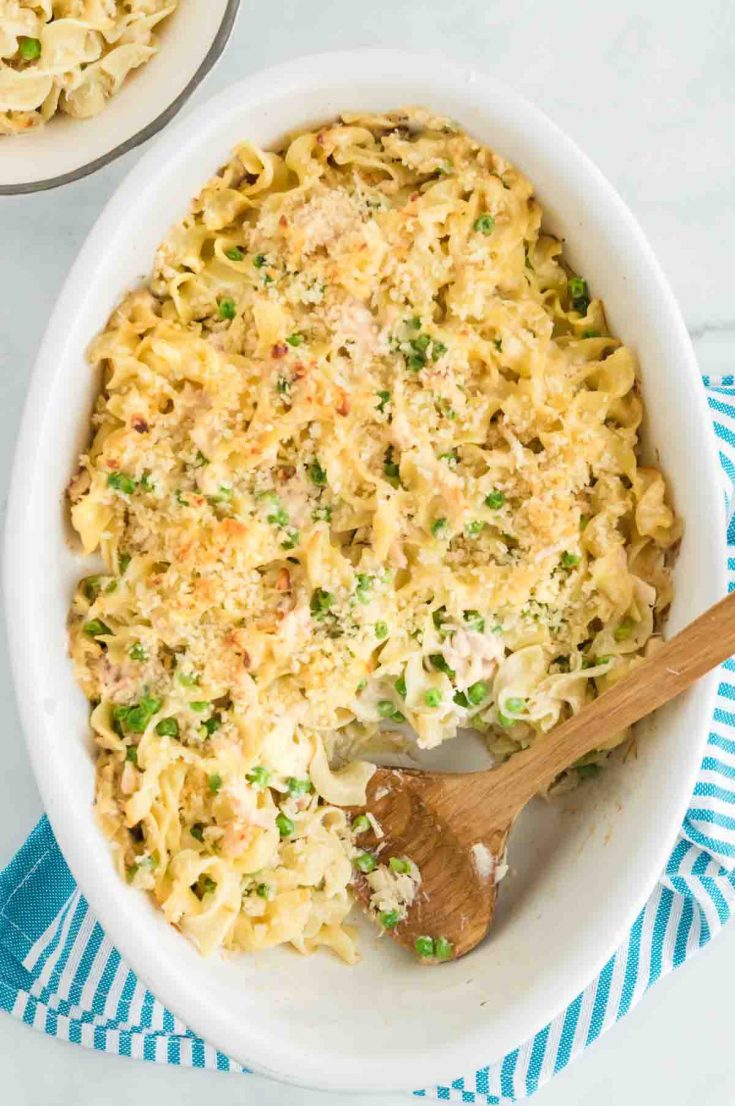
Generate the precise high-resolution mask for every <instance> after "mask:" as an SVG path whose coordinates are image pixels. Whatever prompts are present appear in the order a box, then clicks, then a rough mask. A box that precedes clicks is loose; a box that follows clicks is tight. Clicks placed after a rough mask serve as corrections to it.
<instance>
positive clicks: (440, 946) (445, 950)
mask: <svg viewBox="0 0 735 1106" xmlns="http://www.w3.org/2000/svg"><path fill="white" fill-rule="evenodd" d="M453 952H454V945H453V944H452V942H451V941H448V940H447V939H446V937H437V938H436V940H435V941H434V955H435V956H436V958H437V960H449V959H450V957H451V955H452V953H453Z"/></svg>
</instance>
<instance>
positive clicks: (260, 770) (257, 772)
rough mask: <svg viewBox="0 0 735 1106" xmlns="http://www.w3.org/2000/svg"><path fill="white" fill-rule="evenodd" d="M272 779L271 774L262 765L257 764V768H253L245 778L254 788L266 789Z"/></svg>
mask: <svg viewBox="0 0 735 1106" xmlns="http://www.w3.org/2000/svg"><path fill="white" fill-rule="evenodd" d="M270 778H271V774H270V772H269V771H268V769H267V768H264V767H263V765H262V764H257V765H256V766H255V768H251V770H250V771H249V772H248V774H247V776H246V777H245V779H246V780H247V781H248V783H252V784H253V786H254V787H266V786H267V784H268V780H269V779H270Z"/></svg>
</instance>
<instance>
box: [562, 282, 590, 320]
mask: <svg viewBox="0 0 735 1106" xmlns="http://www.w3.org/2000/svg"><path fill="white" fill-rule="evenodd" d="M567 287H568V289H569V296H570V299H571V301H572V307H573V308H574V310H575V311H578V312H579V314H580V315H586V314H587V308H588V307H589V305H590V295H589V289H588V288H587V281H586V280H585V279H584V278H583V277H571V279H570V280H569V282H568V284H567Z"/></svg>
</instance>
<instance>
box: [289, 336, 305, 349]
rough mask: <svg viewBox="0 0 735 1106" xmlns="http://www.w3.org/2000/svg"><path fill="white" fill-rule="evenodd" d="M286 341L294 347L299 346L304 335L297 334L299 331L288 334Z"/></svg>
mask: <svg viewBox="0 0 735 1106" xmlns="http://www.w3.org/2000/svg"><path fill="white" fill-rule="evenodd" d="M286 341H287V342H288V344H289V345H290V346H294V347H295V346H300V345H302V344H303V341H304V336H303V334H299V333H294V334H289V336H288V338H287V339H286Z"/></svg>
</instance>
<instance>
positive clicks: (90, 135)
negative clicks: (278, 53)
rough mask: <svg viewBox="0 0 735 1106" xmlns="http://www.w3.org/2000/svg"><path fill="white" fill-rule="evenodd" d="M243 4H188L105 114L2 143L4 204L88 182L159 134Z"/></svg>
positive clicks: (164, 27) (62, 119)
mask: <svg viewBox="0 0 735 1106" xmlns="http://www.w3.org/2000/svg"><path fill="white" fill-rule="evenodd" d="M239 4H240V0H183V2H182V3H181V4H180V5H179V7H178V9H177V10H176V11H175V12H174V14H173V15H172V16H171V17H170V18H169V19H166V20H164V22H163V23H161V25H160V26H159V27H158V28H157V29H156V35H157V37H158V38H159V39H160V50H159V52H158V53H157V54H156V55H155V56H154V57H153V58H151V60H150V61H149V62H148V63H147V64H146V65H143V66H141V67H140V68H139V69H136V70H134V71H133V72H132V73H130V74H129V75H128V77H127V79H126V81H125V83H124V84H123V86H122V88H121V89H120V91H119V92H118V94H117V95H116V96H113V97H112V99H111V100H109V101H108V104H107V106H106V108H105V110H104V111H103V112H101V113H100V114H99V115H95V116H93V117H92V118H91V119H72V118H71V116H68V115H64V114H63V113H62V112H59V114H58V115H55V116H53V118H52V119H51V120H50V122H49V123H47V124H46V126H45V127H38V128H36V129H34V130H32V131H28V132H27V133H25V134H20V135H13V136H11V137H8V136H6V137H1V138H0V196H2V195H8V194H12V193H17V192H40V191H42V190H43V189H45V188H56V187H57V186H58V185H60V184H68V183H69V182H70V181H73V180H78V179H79V178H80V177H86V176H87V175H88V174H89V173H94V172H95V171H96V170H97V169H101V168H102V166H103V165H107V164H108V163H109V162H111V161H114V160H115V158H118V157H120V155H121V154H124V153H127V151H128V150H132V149H133V148H134V147H135V146H139V145H140V143H141V142H145V141H146V139H148V138H151V137H152V135H154V134H157V132H158V131H160V130H161V129H162V127H164V126H165V125H166V123H168V122H169V121H170V120H171V119H173V117H174V116H175V115H176V113H177V112H178V111H179V110H180V109H181V108H182V107H183V105H184V104H185V103H186V101H187V100H188V99H189V97H190V96H191V94H192V92H193V91H194V89H195V88H196V87H197V86H198V85H199V84H201V82H202V81H203V80H204V78H205V77H206V75H207V73H209V71H210V69H211V68H212V67H213V65H214V64H215V62H216V61H217V59H218V58H219V56H220V54H221V53H222V51H223V50H224V48H225V46H226V45H227V41H228V39H229V37H230V34H231V32H232V28H233V26H234V23H235V17H236V15H237V11H238V7H239Z"/></svg>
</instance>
